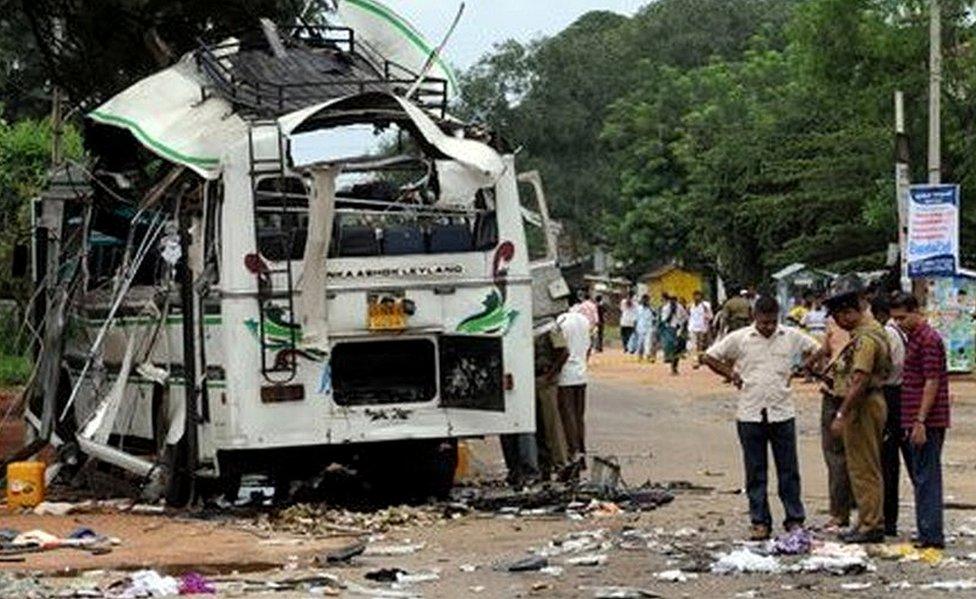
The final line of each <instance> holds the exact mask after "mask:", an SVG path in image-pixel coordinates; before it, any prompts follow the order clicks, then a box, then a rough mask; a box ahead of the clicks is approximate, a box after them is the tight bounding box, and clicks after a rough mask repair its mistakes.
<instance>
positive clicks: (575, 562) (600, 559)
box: [566, 553, 607, 566]
mask: <svg viewBox="0 0 976 599" xmlns="http://www.w3.org/2000/svg"><path fill="white" fill-rule="evenodd" d="M566 563H567V564H569V565H570V566H602V565H603V564H605V563H607V556H606V554H603V553H599V554H597V553H591V554H589V555H581V556H579V557H571V558H569V559H567V560H566Z"/></svg>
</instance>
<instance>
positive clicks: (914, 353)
mask: <svg viewBox="0 0 976 599" xmlns="http://www.w3.org/2000/svg"><path fill="white" fill-rule="evenodd" d="M891 317H892V318H893V319H894V320H895V321H896V322H897V323H898V326H900V327H901V329H902V330H903V331H905V333H906V335H907V336H908V343H907V345H906V347H905V369H904V371H903V373H902V395H901V427H902V431H903V432H904V434H905V435H906V436H907V438H908V440H909V446H910V450H909V452H910V454H911V468H912V483H913V484H914V485H915V518H916V525H917V528H918V543H917V545H918V546H919V547H923V548H928V547H936V548H943V547H944V546H945V534H944V532H943V514H942V510H943V506H942V445H943V443H944V442H945V434H946V429H948V428H949V376H948V373H947V370H946V351H945V344H944V343H943V342H942V337H940V336H939V333H938V332H936V330H935V329H933V328H932V327H931V326H930V325H929V323H928V322H927V321H926V320H925V317H924V316H923V315H922V314H921V313H920V312H919V305H918V300H917V299H916V298H915V296H913V295H911V294H909V293H896V294H895V295H894V297H893V298H892V300H891Z"/></svg>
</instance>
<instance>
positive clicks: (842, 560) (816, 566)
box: [792, 555, 876, 576]
mask: <svg viewBox="0 0 976 599" xmlns="http://www.w3.org/2000/svg"><path fill="white" fill-rule="evenodd" d="M792 570H793V571H796V572H826V573H828V574H834V575H835V576H847V575H850V574H863V573H865V572H874V571H875V570H876V568H875V566H874V565H873V564H871V563H869V562H868V561H867V560H865V559H864V558H863V557H850V556H841V557H830V556H824V555H813V556H810V557H808V558H806V559H804V560H803V561H801V562H800V563H799V564H797V565H796V566H793V568H792Z"/></svg>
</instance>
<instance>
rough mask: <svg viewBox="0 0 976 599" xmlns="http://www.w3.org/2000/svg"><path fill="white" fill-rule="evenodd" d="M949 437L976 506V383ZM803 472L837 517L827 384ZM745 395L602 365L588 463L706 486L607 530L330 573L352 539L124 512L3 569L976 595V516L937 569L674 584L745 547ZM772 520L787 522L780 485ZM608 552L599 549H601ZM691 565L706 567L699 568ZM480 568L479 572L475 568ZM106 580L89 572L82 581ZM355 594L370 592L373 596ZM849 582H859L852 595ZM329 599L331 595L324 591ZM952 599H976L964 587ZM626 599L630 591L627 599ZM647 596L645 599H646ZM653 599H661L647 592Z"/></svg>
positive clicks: (566, 589) (516, 590)
mask: <svg viewBox="0 0 976 599" xmlns="http://www.w3.org/2000/svg"><path fill="white" fill-rule="evenodd" d="M952 395H953V400H954V404H953V410H954V412H953V417H954V423H955V428H954V429H953V430H952V432H951V434H950V436H949V439H948V442H947V445H946V455H945V483H946V500H947V502H951V504H953V505H956V504H958V505H960V506H961V507H966V504H968V503H976V476H974V472H973V471H974V469H976V460H974V458H973V456H974V455H976V451H974V450H976V434H974V427H973V424H974V423H976V383H973V382H972V381H969V380H958V381H954V384H953V386H952ZM796 398H797V405H798V408H799V418H798V422H799V426H798V429H799V436H800V461H801V470H802V476H803V492H804V499H805V501H806V504H807V511H808V514H809V516H810V524H812V525H817V524H820V523H822V522H823V521H824V520H825V519H826V516H825V513H824V510H825V507H826V472H825V469H824V466H823V461H822V458H821V454H820V441H819V427H818V419H819V411H820V406H819V401H820V400H819V395H818V393H817V389H816V386H814V385H808V384H802V383H801V384H799V385H798V387H797V393H796ZM734 406H735V400H734V394H733V392H732V389H731V388H730V387H728V386H726V385H723V384H722V383H721V382H720V381H719V380H718V379H717V377H714V376H712V375H711V374H709V373H707V372H705V371H704V370H698V371H696V370H692V369H691V368H690V367H688V366H685V367H684V369H683V371H682V373H681V375H680V376H677V377H674V376H671V375H669V374H668V373H667V371H666V369H665V368H664V367H663V366H661V365H649V364H646V363H637V362H636V361H634V360H633V359H631V358H630V357H626V356H623V355H622V354H620V353H619V352H618V351H614V350H609V351H607V352H606V353H604V354H599V355H596V356H595V357H594V359H593V362H592V382H591V385H590V387H589V397H588V404H587V426H588V439H587V444H588V448H589V451H590V452H591V453H592V454H597V455H613V456H616V457H617V458H618V459H619V460H620V462H621V464H622V467H623V475H624V478H625V480H626V481H627V482H628V483H630V484H640V483H642V482H644V481H645V480H651V481H655V482H666V481H687V482H689V483H692V484H693V486H696V487H700V488H703V489H699V490H695V491H689V492H679V493H677V496H676V498H675V500H674V502H672V503H671V504H669V505H667V506H664V507H662V508H659V509H657V510H655V511H651V512H646V513H643V514H640V515H627V514H624V515H619V516H613V517H606V518H595V517H587V518H584V519H581V520H571V519H567V518H565V517H552V516H548V517H538V518H533V517H521V516H520V517H513V516H510V515H505V514H502V515H492V514H486V515H471V516H464V517H460V518H457V519H454V520H444V521H441V522H439V523H437V524H434V525H427V526H423V527H414V528H404V529H398V530H394V531H392V532H389V533H386V534H385V535H384V537H383V538H382V539H375V538H374V539H372V540H371V544H390V543H402V542H411V543H423V548H422V549H420V550H419V551H417V552H415V553H412V554H409V555H402V556H394V557H381V556H361V557H358V558H355V559H354V560H352V562H351V563H350V564H349V565H345V566H332V567H324V568H319V567H317V566H316V565H315V564H314V561H313V560H314V558H315V556H316V555H321V554H322V553H323V552H325V551H327V550H329V549H334V548H336V547H340V546H342V545H343V544H347V543H349V542H350V539H349V538H348V537H346V538H343V537H334V538H325V539H314V538H310V537H302V536H296V535H286V534H271V533H266V532H264V531H260V530H255V529H254V528H253V527H249V526H246V525H245V523H241V522H238V521H235V520H219V521H205V520H197V519H193V518H187V517H183V516H136V515H122V514H102V515H77V516H75V515H69V516H66V517H50V516H36V515H8V516H0V528H14V529H18V530H29V529H35V528H40V529H44V530H47V531H49V532H53V533H58V534H64V533H67V532H70V531H71V530H74V529H75V528H77V527H78V526H87V527H91V528H93V529H95V530H97V531H98V532H100V533H102V534H106V535H109V536H116V537H118V538H119V539H120V541H121V544H120V545H119V546H117V547H115V548H114V550H113V551H112V553H110V554H108V555H101V556H92V555H88V554H85V553H82V552H79V551H73V550H57V551H52V552H47V553H43V554H37V555H29V556H26V560H25V561H24V562H21V563H0V573H2V571H7V572H19V573H28V572H34V573H39V574H40V575H41V577H42V579H41V580H42V582H43V583H44V584H47V585H49V586H50V587H52V588H59V589H70V588H77V587H79V586H84V585H86V584H87V585H90V584H92V581H99V583H102V582H105V581H109V580H112V579H118V578H120V577H122V576H123V574H120V573H118V572H117V571H118V570H132V569H136V568H142V567H152V568H156V569H159V570H160V571H163V572H167V573H173V574H179V573H181V572H186V571H198V572H202V573H204V574H206V575H208V576H210V577H212V578H218V579H220V578H231V579H241V580H243V579H245V578H246V579H252V580H259V581H260V580H270V579H274V580H280V579H283V578H289V577H292V578H293V577H296V576H309V575H313V574H322V573H327V574H330V575H333V576H336V577H338V578H339V579H341V580H343V581H347V582H352V583H353V587H352V588H351V590H350V589H347V590H345V591H336V592H338V593H339V594H344V595H347V596H363V595H365V596H386V597H401V596H423V597H445V598H447V597H468V596H471V597H491V598H507V597H597V596H601V595H605V596H614V595H612V594H609V595H607V594H606V589H603V590H601V589H600V587H606V586H626V587H636V588H639V589H643V590H645V591H647V592H649V593H653V594H656V595H658V596H663V597H696V596H697V597H814V596H839V595H845V596H846V595H848V594H854V595H855V596H865V597H875V596H883V595H888V594H891V593H892V592H895V593H897V594H898V595H899V596H905V597H913V596H931V595H932V594H933V593H941V591H934V590H928V589H925V588H924V585H926V584H930V583H933V582H936V581H959V580H970V581H971V582H974V588H976V561H972V560H970V559H969V558H968V557H967V556H969V555H970V554H971V553H974V552H976V511H969V510H968V509H950V510H948V511H947V531H948V532H949V533H950V534H951V535H952V539H951V541H950V547H949V549H948V550H947V552H946V556H947V558H946V559H944V560H943V561H942V562H941V563H940V564H939V565H935V566H930V565H926V564H923V563H921V562H901V561H886V560H880V559H871V560H870V561H871V563H872V564H874V565H875V566H876V567H877V571H875V572H867V573H863V574H860V575H849V576H830V575H826V574H820V573H817V574H799V573H788V574H775V575H773V574H749V575H737V576H736V575H732V576H720V575H717V574H711V573H707V572H702V573H699V574H697V577H695V578H692V579H690V580H687V581H686V582H667V581H664V580H661V579H660V578H659V577H658V574H660V573H661V572H664V571H668V570H673V569H675V568H679V567H683V568H687V564H688V562H689V558H690V557H695V556H697V558H698V560H699V561H700V560H702V559H704V560H705V561H706V562H710V561H712V560H713V559H714V558H713V554H715V553H717V552H726V551H730V550H732V549H734V548H736V546H737V545H736V544H737V543H738V542H739V540H740V539H741V538H742V537H743V535H744V534H745V532H746V528H747V525H748V518H747V512H746V500H745V497H744V495H742V494H741V492H740V488H741V486H742V463H741V457H740V453H739V448H738V441H737V439H736V435H735V430H734V425H733V416H734ZM471 446H472V450H473V452H474V455H475V457H476V458H477V461H478V462H480V463H483V464H485V465H487V467H488V468H489V469H490V470H492V472H493V473H494V474H495V475H498V476H501V475H502V474H503V464H502V461H501V456H500V452H499V450H498V447H497V441H494V440H486V441H475V442H472V443H471ZM770 490H771V503H772V505H773V509H774V517H776V518H779V517H780V515H781V510H780V508H779V505H778V501H777V500H776V498H775V492H774V490H775V480H772V481H771V485H770ZM913 521H914V518H913V511H912V503H911V495H910V487H909V484H908V482H907V478H904V480H903V485H902V520H901V522H902V529H903V532H904V539H903V540H907V539H908V537H909V534H910V533H911V532H912V528H913ZM600 530H602V531H603V532H602V533H599V534H600V535H601V536H597V537H595V538H596V539H597V543H596V545H597V547H596V549H594V550H593V552H594V553H598V554H601V555H605V556H606V562H605V563H604V564H603V565H600V566H596V567H587V566H574V565H570V564H569V563H568V562H567V559H568V558H571V557H574V556H573V555H569V556H555V557H551V558H550V564H551V565H555V566H559V567H561V568H562V571H561V572H550V573H542V572H527V573H510V572H505V571H501V569H499V568H497V566H499V565H500V564H505V563H509V562H511V561H512V560H515V559H519V558H523V557H526V556H527V555H528V554H529V551H530V550H532V549H538V548H542V547H545V546H546V545H547V544H548V543H549V542H550V541H552V540H554V539H563V538H565V537H566V535H569V534H573V533H590V534H598V533H594V531H600ZM601 543H604V545H603V546H602V547H601V546H600V544H601ZM693 561H694V560H693ZM390 567H397V568H401V569H403V570H406V571H408V572H412V573H416V572H430V571H433V572H436V573H437V576H438V579H437V580H433V581H429V582H417V583H415V584H410V585H406V586H403V587H402V588H392V587H391V585H389V584H380V583H373V582H368V581H366V580H365V579H364V575H365V574H366V573H367V572H370V571H373V570H376V569H379V568H390ZM472 568H473V569H472ZM91 570H94V571H95V572H94V573H89V574H87V575H82V574H81V572H83V571H91ZM356 585H360V586H364V587H368V588H367V589H362V588H358V587H356ZM845 585H855V586H854V587H850V586H845ZM318 592H330V593H331V590H330V591H325V590H320V591H318ZM224 594H226V595H228V596H241V595H248V596H251V595H262V594H267V595H268V596H275V597H292V596H294V597H301V596H308V592H307V591H305V592H301V593H299V592H297V591H292V592H287V591H286V592H275V593H272V592H271V591H264V592H260V591H256V590H253V589H252V590H246V589H242V588H241V587H235V588H234V589H232V590H227V591H226V592H225V593H224ZM952 595H953V596H976V591H974V590H968V591H960V592H954V593H952ZM618 596H627V595H618ZM634 596H636V595H634ZM648 596H650V595H648Z"/></svg>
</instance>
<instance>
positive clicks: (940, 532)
mask: <svg viewBox="0 0 976 599" xmlns="http://www.w3.org/2000/svg"><path fill="white" fill-rule="evenodd" d="M945 434H946V431H945V429H944V428H931V427H929V428H927V429H926V431H925V436H926V441H925V445H922V446H921V447H916V446H915V445H914V444H912V443H909V455H910V456H911V464H910V467H911V469H912V483H913V484H914V485H915V522H916V526H917V527H918V540H919V542H920V543H927V544H934V545H942V544H944V543H945V533H944V529H943V517H942V508H943V506H942V445H943V444H944V443H945Z"/></svg>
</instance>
